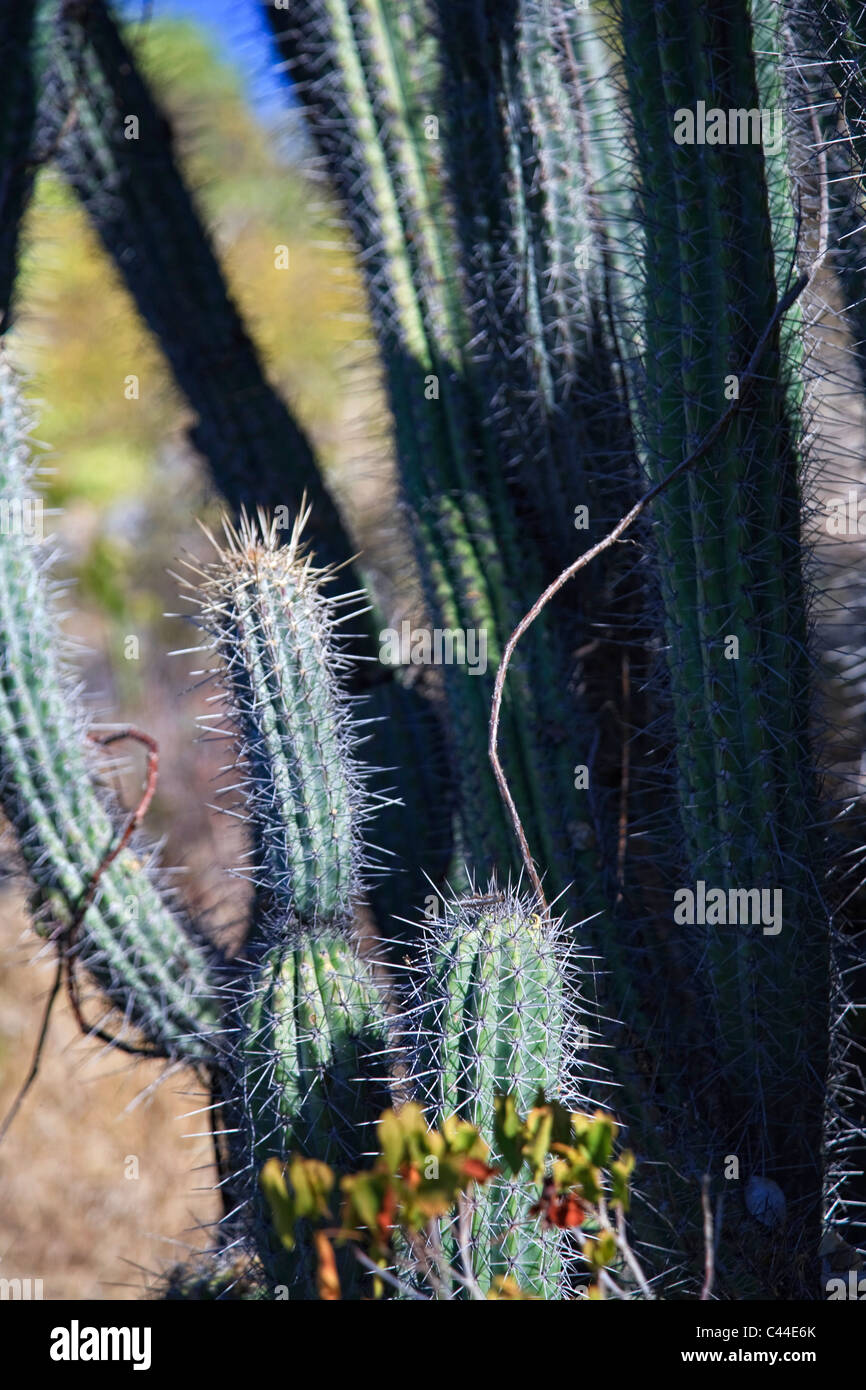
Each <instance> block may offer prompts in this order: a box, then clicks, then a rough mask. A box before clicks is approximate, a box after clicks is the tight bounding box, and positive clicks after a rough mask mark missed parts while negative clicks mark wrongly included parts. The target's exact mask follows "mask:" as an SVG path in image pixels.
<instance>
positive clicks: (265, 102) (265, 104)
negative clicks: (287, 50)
mask: <svg viewBox="0 0 866 1390" xmlns="http://www.w3.org/2000/svg"><path fill="white" fill-rule="evenodd" d="M118 9H119V10H120V12H121V13H122V14H123V15H124V16H125V17H126V18H127V19H130V20H133V21H135V20H138V19H140V18H141V17H142V15H144V16H146V15H147V14H148V13H150V14H152V15H153V17H154V18H155V19H169V18H182V19H195V20H197V21H198V23H199V24H200V25H201V26H202V28H203V29H205V30H207V32H208V33H210V34H212V35H213V38H214V41H215V43H216V45H217V47H218V48H219V50H220V52H221V53H222V54H223V56H224V57H226V58H228V59H230V60H231V61H232V62H233V63H234V65H235V66H236V67H237V69H238V70H239V72H240V73H241V75H242V77H243V80H244V83H245V85H246V90H247V93H248V96H249V98H250V101H251V103H252V104H253V106H254V107H255V109H256V110H257V111H258V112H259V114H260V115H261V116H262V117H263V118H264V119H267V118H268V117H269V116H270V117H272V116H275V115H278V114H279V113H281V112H285V107H286V93H285V88H284V85H283V79H282V78H281V77H280V75H279V73H277V72H275V71H274V62H275V59H274V54H273V49H272V47H271V45H270V43H269V39H268V29H267V25H266V22H265V20H264V18H263V16H262V14H261V9H260V6H259V4H258V0H119V3H118Z"/></svg>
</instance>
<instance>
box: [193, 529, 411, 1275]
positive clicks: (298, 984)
mask: <svg viewBox="0 0 866 1390" xmlns="http://www.w3.org/2000/svg"><path fill="white" fill-rule="evenodd" d="M307 520H308V512H307V510H306V509H305V510H304V511H302V512H301V514H300V515H299V517H298V519H297V522H296V524H295V527H294V529H293V531H292V534H291V536H290V537H289V539H288V541H287V543H286V544H285V545H280V544H279V533H278V532H277V531H276V529H275V528H274V526H273V525H272V524H271V523H270V522H269V521H268V520H267V519H266V517H265V516H264V514H260V515H259V517H258V518H257V520H255V521H253V520H251V519H249V518H246V517H244V518H242V521H241V525H240V528H239V529H237V530H236V529H234V528H233V527H232V526H231V525H230V524H229V523H228V522H227V523H226V525H225V530H226V542H225V544H223V545H222V546H220V545H217V543H216V542H215V541H214V545H215V547H216V552H217V553H216V557H215V558H214V559H212V560H211V561H209V562H208V563H207V564H206V565H204V566H202V567H195V566H191V567H190V568H191V576H190V579H189V580H188V582H189V583H190V585H192V583H193V580H195V585H194V587H193V591H192V594H191V598H192V600H193V602H194V603H195V604H196V606H197V608H198V610H199V611H198V615H197V621H198V622H199V624H200V625H201V627H202V628H203V629H204V630H205V632H206V633H207V634H209V637H210V640H211V646H212V648H213V649H215V650H216V652H217V654H218V656H219V658H220V663H221V664H220V667H219V669H218V672H217V678H218V679H219V680H220V682H221V684H222V686H223V690H224V694H225V696H226V697H227V701H226V702H227V704H228V711H227V713H226V712H224V711H221V712H220V713H219V714H218V715H217V716H216V717H217V718H218V719H219V720H220V721H224V720H226V719H227V720H228V725H229V727H228V730H227V732H229V733H230V735H232V736H233V738H234V742H235V747H236V752H237V766H236V767H234V768H232V769H231V772H232V782H231V790H232V791H233V792H239V793H240V803H239V804H240V805H241V806H242V807H243V808H244V812H243V813H244V815H245V817H246V819H247V820H248V823H249V825H250V829H251V838H252V845H251V850H250V852H251V858H252V861H253V868H252V869H251V871H250V872H251V874H252V875H253V877H254V880H255V883H256V889H257V893H256V899H255V911H254V916H253V921H252V923H251V929H250V934H249V936H248V938H247V943H246V949H245V955H246V958H247V959H246V962H245V964H244V966H243V967H242V968H241V970H240V973H239V976H238V978H237V979H236V980H235V981H234V982H233V983H232V985H231V986H230V988H229V996H230V1004H229V1009H228V1013H227V1026H228V1038H229V1039H230V1042H228V1045H227V1051H228V1052H229V1053H230V1054H231V1056H230V1061H229V1063H228V1068H229V1072H230V1075H231V1077H232V1081H233V1085H234V1093H233V1094H232V1095H231V1097H230V1100H229V1104H228V1108H227V1113H229V1114H230V1115H231V1116H232V1128H233V1129H234V1130H235V1131H236V1132H235V1133H234V1134H233V1135H232V1138H231V1143H230V1149H231V1154H232V1163H233V1180H234V1181H237V1180H238V1177H239V1178H240V1183H241V1192H242V1194H243V1196H244V1198H245V1201H246V1204H247V1208H248V1218H249V1219H248V1225H249V1226H251V1227H252V1229H253V1230H254V1231H255V1232H256V1233H257V1234H256V1237H255V1239H256V1245H257V1249H258V1252H259V1256H260V1258H261V1260H262V1263H263V1266H264V1269H265V1272H266V1274H267V1276H268V1277H269V1278H270V1279H271V1280H272V1282H274V1283H286V1284H287V1285H288V1286H290V1288H291V1289H292V1291H293V1296H296V1297H297V1296H303V1292H304V1291H307V1292H309V1288H310V1287H311V1284H310V1280H311V1278H312V1274H311V1262H310V1252H309V1251H308V1250H307V1249H306V1248H305V1247H302V1248H301V1250H300V1251H299V1252H297V1254H296V1255H295V1257H294V1258H293V1259H291V1260H286V1259H285V1258H284V1255H283V1252H282V1251H281V1250H280V1249H279V1247H276V1248H274V1247H272V1245H271V1243H270V1233H269V1227H268V1223H267V1222H266V1221H263V1219H262V1199H261V1196H260V1194H259V1192H258V1172H259V1169H260V1168H261V1166H262V1165H263V1163H264V1162H265V1161H266V1159H268V1158H270V1157H279V1155H281V1154H283V1153H287V1152H289V1151H291V1150H299V1151H300V1152H302V1153H303V1154H305V1155H306V1156H308V1157H311V1158H323V1159H324V1160H325V1161H327V1162H330V1163H334V1164H338V1165H339V1166H341V1167H343V1168H348V1167H351V1166H357V1165H358V1163H359V1162H360V1160H361V1158H362V1156H363V1153H364V1143H365V1138H364V1136H365V1126H369V1125H372V1124H373V1123H374V1122H375V1120H376V1118H377V1116H378V1114H379V1112H380V1111H381V1110H382V1109H383V1107H384V1106H385V1105H386V1104H387V1103H388V1099H389V1090H388V1077H389V1070H390V1066H391V1055H390V1054H391V1050H392V1049H391V1045H390V1043H389V1037H388V1031H389V1030H388V1024H387V1017H386V1013H385V1007H384V1004H383V1002H382V1000H381V998H380V994H379V991H378V988H377V986H376V983H375V980H374V978H373V972H372V968H371V967H370V966H369V965H368V964H366V963H365V962H364V961H363V960H362V959H361V958H360V957H359V955H358V952H357V950H356V948H355V946H354V944H353V942H352V939H351V931H352V922H353V913H354V910H355V907H356V906H357V903H358V901H359V899H360V895H361V889H362V883H363V878H364V873H365V859H366V857H367V851H366V849H365V845H364V837H363V830H364V825H365V822H366V820H367V819H368V818H369V817H370V815H371V814H372V812H373V811H374V809H375V807H376V798H375V796H374V795H373V794H372V793H371V792H370V791H369V790H368V787H367V782H368V781H369V774H368V773H367V772H366V769H364V768H363V767H362V766H361V764H360V762H359V761H358V758H357V756H356V754H355V752H354V751H353V743H354V742H355V741H356V740H357V737H358V735H357V733H355V732H354V731H353V726H352V707H351V704H350V697H348V696H347V694H346V693H345V689H344V683H345V680H346V677H347V674H348V671H349V670H350V669H351V664H352V663H351V662H350V660H349V658H348V656H347V655H346V654H345V650H344V648H345V642H343V643H342V645H341V642H340V638H339V624H340V622H341V621H344V620H345V618H346V617H347V616H351V614H348V615H347V614H345V613H344V612H343V613H341V609H344V608H345V606H346V597H345V596H343V597H342V598H340V599H332V598H330V597H329V596H328V594H327V585H328V584H329V583H333V579H334V575H333V571H332V570H330V569H327V568H325V569H322V568H317V567H316V566H315V565H314V564H313V560H312V556H311V555H310V554H309V551H308V549H307V547H306V545H305V543H304V538H303V533H304V526H305V524H306V522H307ZM212 539H213V538H212ZM210 649H211V648H205V650H210ZM341 678H342V683H341ZM206 726H207V727H208V729H209V730H210V729H211V728H212V725H211V720H210V719H209V718H208V719H207V720H206ZM237 773H240V776H241V780H240V781H238V780H237V775H236V774H237ZM233 814H237V811H236V810H235V811H233ZM232 1219H233V1222H234V1221H235V1220H236V1214H235V1213H233V1216H232ZM350 1268H351V1263H350Z"/></svg>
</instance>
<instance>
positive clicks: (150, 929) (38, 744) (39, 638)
mask: <svg viewBox="0 0 866 1390" xmlns="http://www.w3.org/2000/svg"><path fill="white" fill-rule="evenodd" d="M29 428H30V420H29V417H28V415H27V412H26V410H25V408H24V406H23V405H22V403H21V400H20V398H19V388H18V382H17V380H16V377H15V374H14V372H13V370H12V368H11V367H10V365H9V363H8V362H7V361H6V360H5V357H4V358H3V359H2V360H0V501H2V504H3V511H4V515H3V524H2V525H0V650H2V653H3V655H2V658H0V722H2V741H0V798H2V805H3V810H4V813H5V815H6V816H7V818H8V819H9V821H10V823H11V825H12V826H13V827H14V829H15V833H16V835H17V838H18V843H19V846H20V850H21V854H22V856H23V859H24V861H25V863H26V865H27V870H28V873H29V875H30V878H31V879H32V882H33V886H34V899H33V907H34V910H35V911H36V912H37V913H38V914H39V915H40V916H41V917H42V918H43V919H44V927H43V930H44V931H45V932H46V933H47V934H48V933H50V934H55V935H56V934H60V935H61V936H65V934H66V933H68V932H69V930H70V928H72V927H75V929H76V939H75V940H74V941H70V942H69V949H70V950H71V951H72V952H73V955H74V958H75V960H76V961H77V962H78V963H80V965H81V966H82V967H83V968H84V969H85V970H87V971H88V972H89V973H90V974H91V975H92V976H93V978H94V979H95V980H96V981H97V983H98V984H99V985H100V986H101V987H102V989H103V990H104V992H105V994H106V995H107V996H108V998H109V999H110V1000H111V1001H112V1003H113V1004H114V1005H115V1006H116V1007H117V1009H118V1010H119V1011H120V1013H121V1014H122V1016H123V1018H124V1020H126V1021H127V1022H128V1023H130V1024H132V1025H133V1026H134V1027H135V1028H138V1029H141V1031H142V1032H143V1033H144V1034H145V1036H146V1037H147V1039H148V1040H149V1042H150V1044H151V1046H152V1047H153V1048H154V1049H155V1050H156V1052H157V1053H160V1054H162V1055H165V1056H170V1057H176V1056H179V1055H183V1056H184V1057H187V1058H189V1059H190V1060H193V1061H204V1062H207V1061H212V1060H213V1059H214V1055H215V1044H216V1038H215V1034H216V1033H217V1031H218V1018H219V1014H218V1009H217V1007H216V1002H215V1001H216V998H217V995H218V991H219V981H220V976H219V963H218V960H217V958H216V955H215V953H214V952H212V951H211V950H210V949H209V948H208V947H207V945H206V943H205V941H204V940H203V939H199V937H198V936H197V934H196V932H195V931H194V930H193V927H192V924H191V923H190V922H189V921H188V920H186V919H185V918H184V915H183V914H182V913H178V912H177V911H175V910H173V909H172V907H171V905H170V900H169V899H168V896H167V894H166V893H165V892H164V891H163V890H162V889H161V888H160V884H159V876H158V872H157V866H156V863H155V859H154V855H153V851H152V850H151V849H149V848H148V847H147V846H145V845H144V844H142V843H140V842H139V841H138V839H137V838H136V839H135V840H134V841H133V842H132V843H131V844H130V845H129V846H128V847H127V848H125V849H123V850H121V852H120V854H119V855H118V856H117V857H116V858H115V859H114V860H113V862H111V863H109V864H108V865H107V866H106V867H105V869H104V871H103V872H101V873H100V872H99V870H100V866H101V865H102V864H103V862H104V859H105V856H106V855H107V854H108V853H109V851H111V850H112V849H113V848H114V846H115V845H116V844H117V841H118V839H119V837H120V836H121V833H122V829H123V825H122V821H121V819H120V817H119V815H118V811H117V808H116V807H115V806H113V805H112V803H111V801H110V800H109V798H108V797H107V796H106V795H105V794H104V792H103V791H102V790H101V789H100V787H99V772H98V768H97V766H96V757H95V747H94V745H93V744H91V745H90V747H88V731H89V721H88V719H87V717H86V716H85V713H84V711H83V710H82V709H81V708H80V705H79V702H78V699H77V696H76V692H75V688H74V683H73V679H72V675H71V672H70V671H69V669H68V667H67V665H66V664H65V662H64V661H63V659H62V657H61V655H60V651H61V649H62V641H63V639H62V634H61V630H60V623H59V619H58V616H57V612H56V609H55V607H54V605H53V604H52V603H51V600H50V595H49V593H48V592H47V588H46V586H47V584H48V582H49V581H48V573H49V569H48V566H49V560H50V552H49V550H48V544H47V542H46V541H45V540H43V539H42V538H41V537H40V536H39V535H38V531H39V525H38V524H35V525H34V526H32V527H31V526H30V525H29V523H28V518H32V519H33V520H34V522H37V523H38V522H41V517H42V498H41V496H39V494H38V490H37V488H36V483H35V477H34V473H35V468H34V464H33V461H32V458H31V445H30V443H29V438H28V434H29ZM79 917H80V922H79V920H78V919H79Z"/></svg>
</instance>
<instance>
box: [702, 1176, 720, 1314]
mask: <svg viewBox="0 0 866 1390" xmlns="http://www.w3.org/2000/svg"><path fill="white" fill-rule="evenodd" d="M701 1208H702V1210H703V1213H704V1285H703V1288H702V1289H701V1298H700V1301H701V1303H706V1302H708V1300H709V1297H710V1294H711V1293H712V1291H713V1281H714V1279H715V1277H716V1244H715V1239H714V1231H713V1208H712V1205H711V1203H710V1179H709V1177H708V1176H707V1177H704V1178H703V1179H702V1181H701Z"/></svg>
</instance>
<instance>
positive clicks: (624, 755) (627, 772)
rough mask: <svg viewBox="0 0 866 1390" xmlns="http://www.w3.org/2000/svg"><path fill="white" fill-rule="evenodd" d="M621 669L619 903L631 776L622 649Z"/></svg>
mask: <svg viewBox="0 0 866 1390" xmlns="http://www.w3.org/2000/svg"><path fill="white" fill-rule="evenodd" d="M621 671H622V719H621V721H620V723H621V726H622V751H621V754H620V778H619V826H618V830H617V836H618V841H617V850H616V881H617V894H616V901H617V904H619V903H620V902H621V901H622V897H623V894H624V893H625V861H626V857H627V855H628V793H629V782H630V777H631V664H630V662H629V658H628V652H627V651H624V652H623V654H622V662H621Z"/></svg>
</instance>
